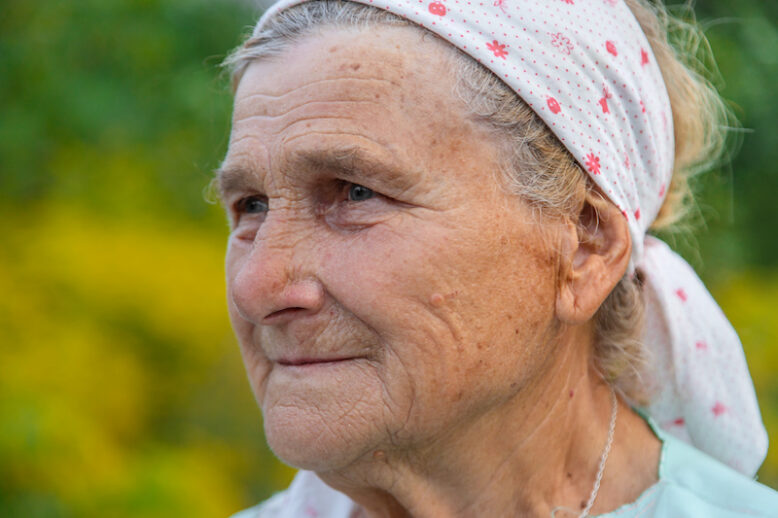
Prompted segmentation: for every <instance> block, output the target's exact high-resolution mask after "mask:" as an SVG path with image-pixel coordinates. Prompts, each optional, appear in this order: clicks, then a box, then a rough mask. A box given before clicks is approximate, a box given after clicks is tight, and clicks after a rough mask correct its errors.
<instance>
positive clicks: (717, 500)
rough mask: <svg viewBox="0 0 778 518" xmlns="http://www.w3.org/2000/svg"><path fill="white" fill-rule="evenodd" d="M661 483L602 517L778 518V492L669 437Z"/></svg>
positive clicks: (660, 434) (657, 431) (665, 436)
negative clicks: (747, 517) (751, 517)
mask: <svg viewBox="0 0 778 518" xmlns="http://www.w3.org/2000/svg"><path fill="white" fill-rule="evenodd" d="M647 421H648V423H649V425H651V428H652V429H653V430H654V433H655V434H656V436H657V437H659V439H660V440H661V441H662V454H661V458H660V461H659V481H658V482H657V483H656V484H654V485H653V486H651V487H649V488H648V489H646V490H645V491H644V492H643V494H642V495H640V498H638V499H637V500H636V501H635V502H632V503H630V504H626V505H623V506H621V507H619V508H618V509H616V510H615V511H612V512H610V513H606V514H601V515H599V517H600V518H633V517H635V518H637V517H640V518H734V517H736V516H740V517H742V516H758V517H760V518H768V517H769V518H778V493H777V492H775V491H774V490H772V489H770V488H769V487H767V486H764V485H762V484H760V483H758V482H756V481H755V480H752V479H750V478H748V477H747V476H745V475H743V474H741V473H739V472H737V471H735V470H733V469H732V468H730V467H729V466H727V465H725V464H722V463H721V462H719V461H717V460H715V459H714V458H712V457H709V456H708V455H706V454H705V453H703V452H701V451H700V450H698V449H696V448H694V447H693V446H690V445H688V444H686V443H685V442H683V441H681V440H680V439H677V438H675V437H673V436H671V435H668V434H667V433H665V432H664V431H663V430H662V429H660V428H659V427H658V426H656V424H655V423H654V422H653V421H652V420H651V419H647Z"/></svg>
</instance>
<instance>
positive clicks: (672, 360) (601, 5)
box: [255, 0, 767, 475]
mask: <svg viewBox="0 0 778 518" xmlns="http://www.w3.org/2000/svg"><path fill="white" fill-rule="evenodd" d="M304 1H306V0H281V1H279V2H278V3H276V4H275V5H273V6H272V7H271V8H270V9H269V10H268V11H267V12H266V13H265V14H264V16H263V17H262V18H261V19H260V21H259V23H258V24H257V27H256V29H255V35H256V34H258V33H259V32H260V31H261V29H262V26H263V24H264V23H265V21H266V20H268V19H270V18H272V17H273V16H274V15H275V14H276V13H278V12H279V11H281V10H284V9H287V8H289V7H291V6H293V5H296V4H299V3H302V2H304ZM355 1H357V2H358V3H363V4H366V5H371V6H374V7H376V8H378V9H382V10H386V11H389V12H392V13H394V14H396V15H398V16H401V17H403V18H406V19H408V20H410V21H412V22H414V23H416V24H418V25H420V26H422V27H424V28H425V29H427V30H429V31H431V32H433V33H435V34H437V35H438V36H440V37H441V38H443V39H444V40H447V41H448V42H450V43H451V44H452V45H454V46H456V47H458V48H459V49H461V50H462V51H464V52H465V53H467V54H469V55H470V56H472V57H473V58H474V59H475V60H477V61H478V62H480V63H481V64H482V65H484V66H485V67H487V68H488V69H489V70H491V71H492V72H493V73H494V74H495V75H497V76H498V77H499V78H500V79H502V80H503V81H504V82H505V83H506V84H508V85H509V86H510V87H511V88H513V90H514V91H516V93H517V94H518V95H519V96H520V97H521V98H522V99H523V100H524V101H525V102H526V103H527V104H528V105H529V106H530V107H531V108H532V109H533V110H534V111H535V112H536V113H537V114H538V116H539V117H540V118H541V119H543V121H544V122H545V123H546V125H547V126H548V127H549V129H550V130H551V131H552V132H554V134H555V135H556V136H557V138H559V140H560V141H561V142H562V144H564V146H565V147H566V148H567V149H568V150H569V151H570V153H571V154H572V155H573V156H574V157H575V159H576V160H577V161H578V163H579V164H580V165H581V166H582V167H583V168H584V169H585V170H586V171H587V172H588V173H589V176H590V177H591V179H592V180H593V181H594V182H595V183H596V184H597V185H598V186H599V187H600V189H601V190H602V192H603V193H605V194H606V195H607V196H608V198H609V199H610V201H612V202H613V203H614V204H615V205H616V206H618V207H619V208H620V209H621V211H622V213H623V214H624V216H625V217H626V218H627V220H628V222H629V229H630V235H631V237H632V258H631V261H630V269H631V270H634V269H635V268H637V269H639V270H640V271H641V272H642V273H643V275H644V277H645V288H644V291H645V296H646V305H647V321H646V330H645V336H644V344H645V347H647V348H649V349H650V350H651V352H652V354H653V357H654V358H655V360H656V362H655V365H654V367H653V368H652V369H651V372H650V373H649V375H650V377H651V378H652V379H651V380H650V382H651V383H652V384H653V385H655V386H657V387H659V389H660V390H659V391H658V393H657V394H656V396H655V398H654V400H653V402H652V404H651V405H650V406H649V407H648V408H647V412H648V413H649V415H651V416H652V417H653V418H654V419H655V420H656V421H657V422H658V423H659V425H660V426H662V427H663V428H664V429H666V430H667V431H668V432H669V433H671V434H673V435H675V436H677V437H679V438H681V439H684V440H686V441H688V442H690V443H692V444H693V445H694V446H696V447H697V448H699V449H701V450H703V451H705V452H706V453H708V454H709V455H712V456H713V457H716V458H718V459H719V460H721V461H723V462H725V463H727V464H729V465H730V466H732V467H733V468H735V469H737V470H739V471H741V472H743V473H745V474H747V475H753V474H754V473H755V472H756V470H757V469H758V468H759V465H760V464H761V463H762V460H763V459H764V457H765V455H766V452H767V434H766V432H765V430H764V426H763V425H762V421H761V417H760V414H759V408H758V405H757V401H756V396H755V394H754V388H753V384H752V381H751V377H750V375H749V373H748V368H747V366H746V361H745V357H744V354H743V349H742V346H741V344H740V340H739V339H738V337H737V334H736V333H735V331H734V329H733V328H732V326H731V325H730V324H729V322H728V321H727V319H726V317H725V316H724V314H723V313H722V312H721V310H720V309H719V307H718V306H717V305H716V303H715V301H714V300H713V298H712V297H711V295H710V293H708V290H707V289H706V288H705V286H704V285H703V284H702V281H700V279H699V278H698V277H697V275H696V274H695V273H694V270H693V269H692V268H691V267H690V266H689V265H688V264H687V263H686V262H685V261H684V260H683V259H682V258H681V257H679V256H678V255H676V254H675V253H674V252H673V251H672V250H670V248H669V247H668V246H667V245H666V244H664V243H663V242H661V241H659V240H657V239H655V238H652V237H647V236H646V231H647V230H648V228H649V226H650V225H651V222H652V221H653V220H654V218H655V217H656V215H657V213H658V211H659V208H660V207H661V205H662V202H663V200H664V197H665V194H666V192H667V188H668V186H669V185H670V179H671V177H672V174H673V161H674V152H675V150H674V145H675V144H674V137H673V115H672V111H671V108H670V100H669V97H668V94H667V88H666V86H665V83H664V80H663V78H662V73H661V71H660V69H659V67H658V65H657V63H656V59H655V57H654V55H653V53H652V50H651V46H650V44H649V43H648V40H647V39H646V36H645V35H644V34H643V31H642V30H641V28H640V25H639V24H638V22H637V20H636V19H635V17H634V15H633V14H632V12H631V11H630V9H629V8H628V7H627V5H626V4H625V3H624V2H623V0H355Z"/></svg>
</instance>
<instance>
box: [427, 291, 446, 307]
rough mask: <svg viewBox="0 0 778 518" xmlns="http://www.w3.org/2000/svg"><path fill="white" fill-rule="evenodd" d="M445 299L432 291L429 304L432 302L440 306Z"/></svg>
mask: <svg viewBox="0 0 778 518" xmlns="http://www.w3.org/2000/svg"><path fill="white" fill-rule="evenodd" d="M445 301H446V298H445V297H444V296H443V295H441V294H440V293H433V294H432V296H431V297H430V304H432V305H433V306H435V307H436V308H439V307H440V306H442V305H443V303H444V302H445Z"/></svg>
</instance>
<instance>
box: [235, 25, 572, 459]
mask: <svg viewBox="0 0 778 518" xmlns="http://www.w3.org/2000/svg"><path fill="white" fill-rule="evenodd" d="M445 56H446V53H445V52H444V49H442V44H441V43H440V42H438V41H437V40H435V39H434V38H429V37H427V38H422V37H421V35H420V34H419V33H418V32H417V31H416V30H413V29H410V28H385V29H380V30H375V29H371V30H369V31H353V32H344V31H338V32H336V31H334V30H327V31H324V32H322V33H319V34H316V35H312V36H309V37H306V38H304V39H302V40H301V41H300V42H298V43H296V44H294V45H292V46H290V47H288V49H287V50H286V51H285V52H284V53H283V54H281V55H280V56H277V57H275V58H273V59H265V60H262V61H259V62H255V63H253V64H252V65H251V66H250V67H249V68H248V69H247V71H246V73H245V75H244V76H243V78H242V80H241V82H240V86H239V88H238V91H237V94H236V99H235V113H234V120H233V129H232V135H231V138H230V145H229V151H228V154H227V157H226V159H225V161H224V164H223V167H222V170H221V171H220V175H221V179H220V181H221V187H222V191H223V197H224V201H225V204H226V206H227V207H228V209H229V213H230V217H231V221H232V232H231V235H230V240H229V248H228V251H227V261H226V263H227V285H228V300H229V309H230V315H231V319H232V323H233V326H234V329H235V332H236V334H237V337H238V340H239V343H240V348H241V351H242V354H243V358H244V361H245V365H246V369H247V372H248V376H249V380H250V382H251V385H252V388H253V390H254V393H255V395H256V398H257V401H258V403H259V405H260V406H261V408H262V412H263V415H264V425H265V431H266V435H267V439H268V442H269V444H270V446H271V447H272V448H273V450H274V451H275V452H276V454H277V455H278V456H279V457H280V458H282V459H284V460H285V461H286V462H288V463H290V464H292V465H295V466H298V467H302V468H306V469H313V470H317V471H324V470H330V469H338V468H342V467H345V466H347V465H349V464H351V463H353V462H354V461H356V460H357V459H359V458H361V457H362V456H364V455H368V454H373V452H374V451H376V450H379V449H380V450H383V451H385V452H388V451H389V450H402V451H404V452H408V451H412V450H413V449H414V448H423V447H424V446H425V445H427V444H431V443H432V442H433V441H436V440H437V439H439V438H440V437H442V436H443V435H444V434H446V433H452V432H453V431H456V430H457V429H458V428H459V427H463V426H468V425H469V424H470V423H473V422H475V421H476V420H477V419H478V418H479V416H483V415H485V414H487V413H489V412H493V411H496V410H497V409H499V408H500V405H502V404H503V403H505V402H507V401H508V400H510V399H511V398H512V397H513V396H514V395H515V394H517V393H518V392H519V391H521V389H522V387H523V386H525V385H526V383H527V382H528V381H529V380H530V379H531V378H532V377H533V376H534V375H536V374H537V373H538V372H540V370H541V369H542V365H543V364H544V360H546V359H547V358H548V356H549V355H550V354H551V342H552V336H553V334H554V332H555V329H556V320H555V317H554V306H555V297H556V282H557V281H556V279H557V273H558V265H557V260H556V259H555V257H556V255H555V253H554V252H553V251H552V250H554V249H555V248H554V240H555V239H554V232H553V230H552V231H549V227H548V226H546V227H544V228H545V229H544V230H543V229H541V226H540V225H539V224H538V223H537V221H536V220H533V217H532V211H531V209H530V208H529V207H528V206H526V205H525V204H524V203H522V202H521V201H520V200H518V199H516V198H515V197H514V196H510V195H508V194H505V193H504V192H503V191H502V190H501V189H500V187H499V186H498V183H497V181H496V178H497V177H498V176H499V175H498V172H497V171H498V160H497V151H496V147H495V137H494V135H493V134H492V133H490V132H489V131H488V130H487V129H486V128H485V127H484V126H482V125H481V123H478V122H475V121H474V120H473V119H471V118H468V116H467V115H466V111H465V109H464V106H463V105H462V103H461V101H460V100H458V99H457V98H456V97H455V96H454V95H452V84H453V77H452V76H451V74H450V72H449V69H450V63H449V62H448V61H447V60H446V59H444V57H445Z"/></svg>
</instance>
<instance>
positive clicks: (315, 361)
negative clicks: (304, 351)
mask: <svg viewBox="0 0 778 518" xmlns="http://www.w3.org/2000/svg"><path fill="white" fill-rule="evenodd" d="M357 359H359V357H357V356H348V357H343V358H279V359H278V360H276V363H277V364H278V365H280V366H282V367H314V366H322V367H324V366H328V365H336V364H339V363H345V362H348V361H352V360H357Z"/></svg>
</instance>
